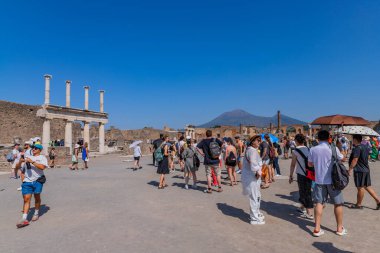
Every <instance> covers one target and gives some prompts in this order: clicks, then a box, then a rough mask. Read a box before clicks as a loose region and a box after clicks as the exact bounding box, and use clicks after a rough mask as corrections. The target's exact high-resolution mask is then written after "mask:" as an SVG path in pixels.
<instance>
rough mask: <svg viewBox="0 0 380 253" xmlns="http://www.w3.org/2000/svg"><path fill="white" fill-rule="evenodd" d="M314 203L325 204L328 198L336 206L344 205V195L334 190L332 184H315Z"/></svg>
mask: <svg viewBox="0 0 380 253" xmlns="http://www.w3.org/2000/svg"><path fill="white" fill-rule="evenodd" d="M313 194H314V203H316V204H317V203H318V204H324V203H326V202H327V199H328V197H330V199H331V200H332V203H333V204H334V205H342V204H344V199H343V193H342V191H339V190H334V189H333V185H332V184H315V185H314V188H313Z"/></svg>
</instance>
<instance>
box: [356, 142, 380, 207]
mask: <svg viewBox="0 0 380 253" xmlns="http://www.w3.org/2000/svg"><path fill="white" fill-rule="evenodd" d="M362 140H363V137H362V136H361V135H354V136H353V145H354V148H353V149H352V152H351V156H350V159H349V165H350V168H349V171H348V172H349V174H350V175H352V171H354V181H355V186H356V188H357V189H358V194H357V199H356V204H354V205H351V206H350V208H352V209H363V206H362V202H363V199H364V193H365V191H367V192H368V193H369V194H370V195H371V197H372V198H373V199H374V200H375V201H376V210H380V199H379V197H378V196H377V194H376V192H375V191H374V190H373V188H372V187H371V172H370V169H369V164H368V153H369V152H368V149H367V148H366V147H364V146H363V145H362V144H361V142H362Z"/></svg>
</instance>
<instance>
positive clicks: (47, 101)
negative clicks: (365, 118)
mask: <svg viewBox="0 0 380 253" xmlns="http://www.w3.org/2000/svg"><path fill="white" fill-rule="evenodd" d="M44 77H45V103H44V104H45V105H49V104H50V79H51V78H52V76H51V75H48V74H46V75H44Z"/></svg>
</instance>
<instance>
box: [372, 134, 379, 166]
mask: <svg viewBox="0 0 380 253" xmlns="http://www.w3.org/2000/svg"><path fill="white" fill-rule="evenodd" d="M370 143H371V161H372V162H375V161H376V160H377V157H378V156H379V153H378V149H377V146H378V145H377V144H376V137H373V138H372V139H371V140H370Z"/></svg>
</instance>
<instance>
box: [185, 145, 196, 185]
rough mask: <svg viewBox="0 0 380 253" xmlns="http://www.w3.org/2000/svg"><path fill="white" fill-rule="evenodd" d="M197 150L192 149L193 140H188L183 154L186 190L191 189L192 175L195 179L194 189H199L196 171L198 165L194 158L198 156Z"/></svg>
mask: <svg viewBox="0 0 380 253" xmlns="http://www.w3.org/2000/svg"><path fill="white" fill-rule="evenodd" d="M196 155H197V154H196V152H195V149H194V148H193V147H192V143H191V140H189V139H188V140H186V144H185V145H184V150H183V152H182V159H183V160H184V161H185V167H184V172H185V189H186V190H188V189H189V180H190V174H191V176H192V178H193V189H196V188H197V175H196V173H195V172H196V171H197V170H198V168H197V167H196V164H195V163H194V156H196Z"/></svg>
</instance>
